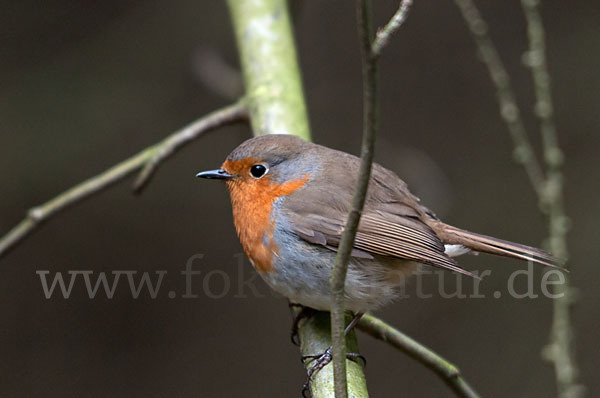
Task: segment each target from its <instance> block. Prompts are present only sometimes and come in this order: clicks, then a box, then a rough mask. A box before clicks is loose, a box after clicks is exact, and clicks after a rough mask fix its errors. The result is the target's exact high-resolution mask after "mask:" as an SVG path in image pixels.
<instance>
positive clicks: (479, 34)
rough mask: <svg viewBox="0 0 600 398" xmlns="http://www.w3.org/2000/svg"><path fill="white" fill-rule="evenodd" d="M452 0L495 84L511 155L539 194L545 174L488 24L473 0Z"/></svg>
mask: <svg viewBox="0 0 600 398" xmlns="http://www.w3.org/2000/svg"><path fill="white" fill-rule="evenodd" d="M455 2H456V5H457V6H458V8H459V9H460V12H461V14H462V16H463V19H464V20H465V22H466V24H467V26H468V27H469V30H470V31H471V34H472V36H473V38H474V40H475V44H476V45H477V49H478V50H479V54H480V55H481V58H482V60H483V62H484V63H485V65H486V66H487V69H488V72H489V74H490V78H491V79H492V83H493V84H494V86H495V87H496V97H497V99H498V105H499V106H500V116H501V117H502V119H503V120H504V122H505V123H506V125H507V126H508V130H509V132H510V136H511V138H512V140H513V143H514V147H515V149H514V158H515V160H516V161H517V162H518V163H520V164H522V165H523V167H524V168H525V171H526V173H527V176H528V177H529V181H530V183H531V185H532V186H533V188H534V190H535V191H536V193H539V192H540V191H541V190H542V186H543V182H544V173H543V171H542V167H541V166H540V162H539V161H538V159H537V156H536V155H535V152H534V150H533V147H532V145H531V143H530V141H529V138H528V137H527V132H526V130H525V125H524V124H523V120H522V119H521V114H520V112H519V107H518V105H517V102H516V100H515V98H516V97H515V93H514V90H513V88H512V85H511V83H510V78H509V75H508V73H507V72H506V68H505V67H504V64H503V63H502V60H501V59H500V56H499V55H498V51H497V50H496V47H495V46H494V43H493V42H492V40H491V39H490V37H489V35H488V27H487V24H486V23H485V21H484V20H483V18H482V17H481V13H480V12H479V10H478V9H477V7H476V6H475V3H473V1H472V0H455Z"/></svg>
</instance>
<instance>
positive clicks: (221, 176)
mask: <svg viewBox="0 0 600 398" xmlns="http://www.w3.org/2000/svg"><path fill="white" fill-rule="evenodd" d="M359 163H360V159H359V158H357V157H356V156H353V155H350V154H347V153H345V152H340V151H336V150H334V149H330V148H327V147H324V146H321V145H316V144H313V143H310V142H305V141H303V140H302V139H300V138H298V137H295V136H291V135H266V136H260V137H255V138H251V139H249V140H247V141H245V142H243V143H242V144H241V145H240V146H238V147H237V148H235V149H234V150H233V152H231V153H230V154H229V156H227V159H226V160H225V162H224V163H223V164H222V165H221V168H220V169H217V170H210V171H204V172H201V173H198V174H197V175H196V176H197V177H200V178H209V179H218V180H224V181H225V183H226V184H227V188H228V189H229V194H230V197H231V206H232V209H233V222H234V224H235V229H236V231H237V234H238V236H239V238H240V242H241V244H242V247H243V248H244V252H245V253H246V255H247V256H248V258H249V259H250V263H251V264H252V266H253V267H254V268H255V269H256V271H258V273H259V274H260V276H261V277H262V278H263V279H264V280H265V282H266V283H267V284H268V285H269V286H271V288H273V289H274V290H275V291H277V292H278V293H280V294H282V295H284V296H285V297H287V298H288V299H289V300H290V302H291V303H296V304H299V305H301V306H303V307H304V308H306V307H309V308H312V309H316V310H325V311H329V309H330V303H331V299H330V287H329V277H330V274H331V270H332V268H333V265H334V264H335V256H336V252H337V248H338V245H339V243H340V240H341V237H342V232H343V231H344V226H345V224H346V218H347V216H348V213H349V211H350V207H351V203H352V197H353V194H354V190H355V187H356V178H357V174H358V168H359ZM469 251H474V252H483V253H491V254H497V255H500V256H506V257H512V258H516V259H520V260H527V261H532V262H535V263H539V264H544V265H548V266H554V264H555V263H557V262H558V261H557V259H556V258H554V257H553V256H551V255H550V254H548V253H546V252H545V251H543V250H540V249H536V248H534V247H529V246H525V245H521V244H518V243H513V242H508V241H505V240H501V239H497V238H493V237H490V236H485V235H481V234H477V233H474V232H469V231H465V230H463V229H460V228H456V227H453V226H451V225H448V224H445V223H444V222H442V221H441V220H440V219H438V218H437V217H436V215H435V214H434V213H433V212H432V211H431V210H429V209H428V208H426V207H425V206H423V205H421V204H420V203H419V198H417V197H416V196H414V195H413V194H412V193H410V191H409V190H408V187H407V186H406V183H405V182H404V181H402V180H401V179H400V178H399V177H398V176H397V175H396V174H394V173H393V172H392V171H390V170H387V169H386V168H384V167H382V166H380V165H378V164H373V168H372V173H371V179H370V181H369V189H368V192H367V198H366V201H365V206H364V208H363V212H362V217H361V219H360V223H359V226H358V230H357V234H356V238H355V241H354V247H353V250H352V252H351V260H350V262H349V264H348V273H347V276H346V285H345V296H346V300H345V308H346V309H347V310H351V311H353V312H354V313H355V316H354V318H353V319H352V321H351V322H350V324H349V325H348V326H347V327H346V330H345V332H346V334H347V333H348V332H349V331H350V330H351V329H352V328H353V327H354V326H355V325H356V324H357V323H358V321H359V320H360V317H361V316H362V314H363V313H365V312H366V311H370V310H375V309H377V308H379V307H381V306H384V305H386V304H388V303H390V302H391V301H393V300H394V298H396V296H397V295H398V294H397V288H398V287H400V286H401V285H402V284H404V282H405V280H406V278H407V277H408V276H410V275H411V274H413V273H414V272H415V271H416V270H417V269H418V268H419V267H420V266H421V265H429V266H434V267H438V268H442V269H446V270H450V271H454V272H458V273H460V274H464V275H468V276H472V277H476V275H474V274H472V273H471V272H469V271H467V270H465V269H463V268H461V267H460V266H459V265H458V264H457V263H456V261H455V260H454V258H453V257H456V256H458V255H461V254H464V253H467V252H469ZM309 313H310V311H306V309H304V310H303V311H301V312H300V314H299V315H298V316H297V317H296V319H295V321H294V325H293V328H292V341H294V338H295V332H296V331H297V326H298V322H299V320H300V319H302V318H303V317H304V316H307V315H308V314H309ZM294 342H295V343H296V341H294ZM347 356H348V358H349V359H352V360H355V359H356V358H362V359H363V360H364V358H363V357H362V356H360V355H359V354H354V353H349V354H347ZM303 360H311V361H314V365H313V366H312V367H311V368H310V369H309V370H308V371H307V379H306V381H305V383H304V386H303V389H302V394H303V396H310V393H309V383H310V381H311V377H312V375H313V374H314V373H315V372H317V371H319V370H320V369H322V368H323V367H324V366H325V365H327V364H328V363H329V362H330V361H331V347H330V348H329V349H327V350H326V351H325V352H324V353H322V354H318V355H307V356H304V357H303Z"/></svg>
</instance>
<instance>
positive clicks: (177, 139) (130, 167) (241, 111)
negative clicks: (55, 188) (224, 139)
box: [0, 102, 246, 257]
mask: <svg viewBox="0 0 600 398" xmlns="http://www.w3.org/2000/svg"><path fill="white" fill-rule="evenodd" d="M245 115H246V110H245V106H244V105H243V103H242V102H238V103H236V104H233V105H230V106H227V107H225V108H223V109H221V110H218V111H215V112H213V113H210V114H208V115H206V116H205V117H203V118H201V119H198V120H197V121H195V122H193V123H192V124H190V125H188V126H186V127H184V128H183V129H182V130H179V131H176V132H175V133H173V134H172V135H170V136H169V137H167V138H166V139H165V140H163V141H162V142H159V143H158V144H155V145H153V146H151V147H148V148H146V149H144V150H143V151H141V152H140V153H138V154H137V155H135V156H132V157H131V158H129V159H127V160H124V161H123V162H121V163H119V164H117V165H115V166H113V167H111V168H110V169H108V170H106V171H105V172H103V173H101V174H98V175H97V176H95V177H92V178H90V179H88V180H86V181H84V182H82V183H80V184H78V185H76V186H74V187H72V188H71V189H69V190H67V191H65V192H63V193H62V194H60V195H58V196H56V197H55V198H53V199H51V200H49V201H48V202H46V203H44V204H41V205H39V206H36V207H33V208H31V209H30V210H29V211H28V212H27V216H26V217H25V218H24V219H23V220H22V221H21V222H20V223H19V224H18V225H17V226H16V227H14V228H13V229H12V230H10V231H9V232H8V233H7V234H6V235H5V236H4V237H2V239H0V257H2V256H3V255H4V254H6V253H7V252H8V250H9V249H11V248H13V247H15V245H16V244H18V243H19V242H21V241H22V240H23V239H24V238H25V237H27V236H28V235H29V234H31V233H32V232H34V231H35V230H36V229H37V228H38V227H39V226H40V225H41V224H42V223H43V222H44V221H46V220H48V219H49V218H50V217H51V216H53V215H54V214H56V213H57V212H59V211H61V210H63V209H65V208H67V207H69V206H70V205H72V204H74V203H77V202H80V201H82V200H83V199H85V198H88V197H90V196H92V195H94V194H95V193H98V192H100V191H102V190H103V189H106V188H107V187H109V186H111V185H112V184H114V183H116V182H118V181H120V180H122V179H123V178H125V177H127V176H128V175H129V174H131V173H133V172H134V171H135V170H137V169H138V168H140V167H142V166H143V165H145V164H147V163H148V162H153V166H151V167H152V168H153V169H154V168H155V167H156V165H157V164H158V162H160V161H161V160H163V159H164V158H166V157H167V156H169V155H171V154H172V153H173V152H174V151H175V150H176V149H177V148H179V147H180V146H181V145H184V144H186V143H188V142H190V141H191V140H192V139H194V138H197V137H198V136H199V135H200V133H202V132H206V131H208V130H210V129H213V128H215V127H218V126H220V125H222V124H224V123H229V122H232V121H234V120H241V119H243V118H244V117H245ZM217 121H221V123H216V122H217ZM157 154H158V157H157ZM155 158H157V159H158V160H156V161H154V160H153V159H155ZM151 171H152V170H151ZM151 171H150V172H151Z"/></svg>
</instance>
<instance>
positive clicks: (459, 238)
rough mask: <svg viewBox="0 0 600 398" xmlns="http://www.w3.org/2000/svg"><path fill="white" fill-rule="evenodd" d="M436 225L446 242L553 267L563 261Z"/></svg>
mask: <svg viewBox="0 0 600 398" xmlns="http://www.w3.org/2000/svg"><path fill="white" fill-rule="evenodd" d="M436 227H437V228H435V230H436V232H437V233H438V235H439V236H440V238H441V239H442V241H443V242H444V243H447V244H458V245H463V246H465V247H467V248H469V249H471V250H475V251H478V252H483V253H490V254H496V255H499V256H504V257H511V258H517V259H521V260H526V261H533V262H534V263H538V264H542V265H546V266H549V267H553V268H561V267H560V265H562V263H563V261H561V260H560V259H558V258H556V257H554V256H552V255H551V254H550V253H547V252H546V251H544V250H541V249H537V248H535V247H531V246H526V245H522V244H519V243H514V242H509V241H507V240H502V239H498V238H494V237H491V236H486V235H482V234H478V233H475V232H470V231H465V230H463V229H460V228H456V227H453V226H451V225H447V224H442V223H439V224H438V225H436ZM561 269H562V268H561Z"/></svg>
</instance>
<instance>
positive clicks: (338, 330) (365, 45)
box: [330, 0, 411, 398]
mask: <svg viewBox="0 0 600 398" xmlns="http://www.w3.org/2000/svg"><path fill="white" fill-rule="evenodd" d="M410 3H411V2H410V1H408V0H407V1H402V2H401V3H400V9H399V10H398V12H397V13H396V14H395V15H394V16H393V17H392V21H390V22H389V23H388V24H386V26H385V28H384V29H383V31H382V32H384V33H383V34H382V35H380V36H379V37H378V38H377V39H376V40H375V41H374V42H372V40H373V27H372V15H371V3H370V1H369V0H358V1H357V19H358V21H357V22H358V31H359V40H360V47H361V55H362V72H363V134H362V137H363V138H362V149H361V161H360V166H359V169H358V176H357V180H356V188H355V192H354V196H353V198H352V208H351V211H350V213H349V214H348V219H347V220H346V225H345V227H344V233H343V235H342V238H341V241H340V245H339V250H338V253H337V255H336V261H335V266H334V268H333V270H332V272H331V278H330V287H331V340H332V345H333V347H332V352H333V374H334V389H335V396H336V398H342V397H343V398H345V397H347V394H348V392H347V380H346V344H345V336H344V329H345V315H344V311H345V310H344V296H345V295H344V285H345V281H346V273H347V271H348V262H349V260H350V253H351V251H352V247H353V246H354V238H355V237H356V230H357V229H358V223H359V222H360V216H361V213H362V209H363V206H364V204H365V200H366V197H367V188H368V186H369V180H370V178H371V167H372V164H373V156H374V152H375V138H376V135H377V58H378V56H379V55H380V53H381V50H382V49H383V47H384V46H385V45H386V43H387V42H388V40H389V37H390V35H391V34H392V33H393V32H394V31H396V30H397V29H398V28H399V27H400V25H401V24H402V22H403V21H404V20H405V19H406V12H407V10H408V6H409V4H410ZM375 44H377V48H376V51H375V49H374V45H375Z"/></svg>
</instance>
